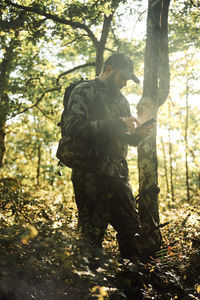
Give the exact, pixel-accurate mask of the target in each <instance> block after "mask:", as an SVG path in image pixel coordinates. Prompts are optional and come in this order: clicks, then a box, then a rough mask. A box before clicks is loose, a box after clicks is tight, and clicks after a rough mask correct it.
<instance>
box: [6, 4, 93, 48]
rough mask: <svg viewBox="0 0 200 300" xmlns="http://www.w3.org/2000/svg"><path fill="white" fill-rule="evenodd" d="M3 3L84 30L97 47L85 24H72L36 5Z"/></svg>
mask: <svg viewBox="0 0 200 300" xmlns="http://www.w3.org/2000/svg"><path fill="white" fill-rule="evenodd" d="M5 2H6V3H7V4H8V5H10V6H13V7H15V8H18V9H23V10H24V11H27V12H32V13H35V14H37V15H40V16H44V17H46V18H47V19H50V20H53V21H55V22H58V23H61V24H65V25H69V26H71V27H72V28H80V29H83V30H85V31H86V32H87V34H88V36H89V37H90V38H91V40H92V42H93V44H94V45H95V46H97V45H98V40H97V38H96V37H95V35H94V34H93V32H92V31H91V30H90V28H89V27H88V26H87V25H85V24H83V23H81V22H74V21H72V20H66V19H64V18H60V17H59V16H57V15H56V14H51V13H47V12H46V11H45V10H42V9H41V8H40V7H39V6H38V5H37V7H29V6H24V5H19V4H16V3H13V2H12V1H10V0H5Z"/></svg>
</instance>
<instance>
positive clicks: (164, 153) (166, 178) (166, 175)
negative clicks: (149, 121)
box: [161, 138, 169, 198]
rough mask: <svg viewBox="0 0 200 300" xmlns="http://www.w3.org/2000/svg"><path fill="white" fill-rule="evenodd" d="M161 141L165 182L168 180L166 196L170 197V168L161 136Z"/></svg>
mask: <svg viewBox="0 0 200 300" xmlns="http://www.w3.org/2000/svg"><path fill="white" fill-rule="evenodd" d="M161 143H162V151H163V161H164V171H165V182H166V190H167V193H166V194H167V195H166V198H168V196H169V179H168V170H167V159H166V152H165V144H164V141H163V138H161Z"/></svg>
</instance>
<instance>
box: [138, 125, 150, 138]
mask: <svg viewBox="0 0 200 300" xmlns="http://www.w3.org/2000/svg"><path fill="white" fill-rule="evenodd" d="M153 128H154V124H151V125H148V126H139V127H137V128H136V132H137V133H138V134H139V136H141V137H142V138H146V137H148V136H150V135H151V134H152V132H153Z"/></svg>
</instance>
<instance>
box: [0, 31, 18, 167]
mask: <svg viewBox="0 0 200 300" xmlns="http://www.w3.org/2000/svg"><path fill="white" fill-rule="evenodd" d="M17 35H18V32H16V33H15V37H17ZM16 43H17V42H16V39H15V38H13V39H11V40H10V43H9V45H8V46H7V47H5V52H4V57H3V59H2V62H1V64H0V83H1V84H0V168H2V167H3V162H4V159H3V158H4V154H5V150H6V147H5V136H6V132H5V126H6V120H7V115H8V113H9V97H8V94H7V90H8V83H9V77H10V73H11V65H12V60H13V57H14V49H15V47H16Z"/></svg>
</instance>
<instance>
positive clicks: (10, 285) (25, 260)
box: [0, 181, 200, 300]
mask: <svg viewBox="0 0 200 300" xmlns="http://www.w3.org/2000/svg"><path fill="white" fill-rule="evenodd" d="M180 207H181V208H173V209H171V210H168V211H166V212H163V213H162V215H161V219H162V223H165V222H169V224H168V225H167V226H165V227H163V229H162V234H163V240H164V244H163V246H162V249H161V251H159V253H157V255H156V258H152V259H151V260H150V261H149V262H148V263H145V264H140V265H134V264H132V263H131V262H130V261H128V260H123V261H121V260H120V257H119V253H118V248H117V244H116V239H115V232H114V230H113V229H112V228H111V227H109V228H108V232H107V235H106V237H105V241H104V250H103V251H100V250H99V249H95V248H94V247H92V246H91V245H90V244H89V243H87V242H86V241H84V240H82V239H81V236H80V234H79V232H78V230H77V229H76V228H77V216H76V208H75V203H74V200H73V197H72V193H71V187H69V189H68V190H67V191H65V192H59V191H57V192H54V191H53V190H52V191H50V190H48V191H47V190H46V191H45V190H35V191H32V192H31V194H29V193H27V192H25V191H24V190H23V189H22V188H21V187H20V186H19V185H18V184H17V182H15V181H14V182H9V184H8V182H6V181H2V182H0V214H1V221H0V225H1V229H0V235H1V238H0V247H1V250H0V300H6V299H9V300H22V299H25V300H29V299H37V300H40V299H42V300H45V299H47V300H62V299H63V300H64V299H66V300H68V299H70V300H88V299H99V300H103V299H111V300H118V299H119V300H120V299H131V300H134V299H136V300H137V299H163V300H165V299H166V300H167V299H169V300H170V299H185V300H187V299H200V236H199V233H200V229H199V228H200V227H199V221H200V209H199V207H198V197H196V199H193V200H192V201H191V203H190V204H185V203H183V204H182V205H181V206H180Z"/></svg>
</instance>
